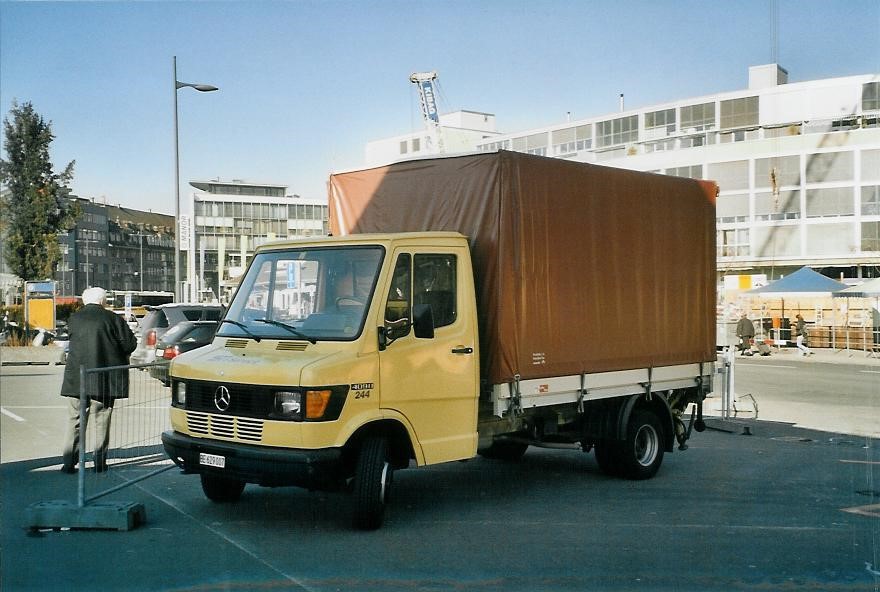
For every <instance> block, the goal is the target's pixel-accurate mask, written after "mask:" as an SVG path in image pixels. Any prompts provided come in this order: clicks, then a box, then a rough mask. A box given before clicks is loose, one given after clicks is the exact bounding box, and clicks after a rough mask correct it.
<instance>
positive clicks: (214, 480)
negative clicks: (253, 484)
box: [199, 473, 245, 503]
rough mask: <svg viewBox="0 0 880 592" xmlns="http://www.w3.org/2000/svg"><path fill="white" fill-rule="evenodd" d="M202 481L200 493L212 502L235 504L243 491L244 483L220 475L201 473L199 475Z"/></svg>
mask: <svg viewBox="0 0 880 592" xmlns="http://www.w3.org/2000/svg"><path fill="white" fill-rule="evenodd" d="M199 476H200V477H201V479H202V491H203V492H205V497H207V498H208V499H209V500H211V501H212V502H218V503H224V502H235V501H238V499H239V498H240V497H241V494H242V492H243V491H244V485H245V483H244V481H239V480H238V479H229V478H227V477H221V476H220V475H212V474H210V473H202V474H201V475H199Z"/></svg>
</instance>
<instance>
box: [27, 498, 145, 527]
mask: <svg viewBox="0 0 880 592" xmlns="http://www.w3.org/2000/svg"><path fill="white" fill-rule="evenodd" d="M26 517H27V528H30V529H32V530H33V529H37V528H83V529H104V530H132V529H134V528H137V526H138V525H139V524H143V523H144V522H145V521H146V519H147V514H146V512H145V511H144V506H143V504H138V503H134V502H95V503H91V504H88V505H86V506H84V507H82V508H80V507H79V506H78V505H77V504H76V503H72V502H69V501H50V502H37V503H35V504H31V505H30V506H28V507H27V510H26Z"/></svg>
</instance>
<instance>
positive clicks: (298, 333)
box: [254, 319, 318, 345]
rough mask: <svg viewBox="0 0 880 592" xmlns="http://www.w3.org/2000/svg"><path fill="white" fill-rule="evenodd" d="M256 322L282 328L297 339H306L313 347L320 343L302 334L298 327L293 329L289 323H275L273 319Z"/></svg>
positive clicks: (257, 320)
mask: <svg viewBox="0 0 880 592" xmlns="http://www.w3.org/2000/svg"><path fill="white" fill-rule="evenodd" d="M254 322H256V323H266V324H267V325H272V326H273V327H281V328H282V329H285V330H287V331H289V332H290V333H291V334H293V335H294V336H295V337H299V338H300V339H305V340H306V341H308V342H309V343H311V344H312V345H314V344H316V343H318V340H317V339H315V338H314V337H309V336H308V335H306V334H305V333H303V332H301V331H300V330H299V329H297V328H296V327H293V326H291V325H288V324H287V323H282V322H281V321H273V320H272V319H256V320H255V321H254Z"/></svg>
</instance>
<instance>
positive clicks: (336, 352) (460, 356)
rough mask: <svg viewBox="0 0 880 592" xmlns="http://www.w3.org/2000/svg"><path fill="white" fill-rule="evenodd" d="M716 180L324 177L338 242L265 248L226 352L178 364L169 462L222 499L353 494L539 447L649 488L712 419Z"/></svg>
mask: <svg viewBox="0 0 880 592" xmlns="http://www.w3.org/2000/svg"><path fill="white" fill-rule="evenodd" d="M715 194H716V188H715V185H714V184H712V183H708V182H702V181H694V180H691V179H677V178H672V177H665V176H661V175H653V174H647V173H638V172H633V171H623V170H617V169H609V168H604V167H598V166H594V165H587V164H581V163H568V162H563V161H560V160H557V159H549V158H542V157H535V156H529V155H523V154H518V153H512V152H503V151H502V152H498V153H491V154H480V155H471V156H462V157H448V158H436V159H431V160H421V161H410V162H404V163H396V164H393V165H389V166H387V167H379V168H376V169H369V170H364V171H353V172H348V173H340V174H336V175H332V176H331V179H330V195H329V200H330V210H331V229H332V232H333V236H330V237H320V238H313V239H299V240H286V241H279V242H273V243H269V244H266V245H263V246H261V247H259V248H258V249H257V250H256V253H255V254H254V256H253V258H252V260H251V261H250V264H249V266H248V268H247V271H246V273H245V275H244V277H243V279H242V281H241V283H240V285H239V288H238V290H237V292H236V294H235V295H234V297H233V299H232V302H231V303H230V305H229V308H228V311H227V313H226V316H225V318H224V319H223V321H222V322H221V325H220V328H219V329H218V331H217V334H216V337H215V338H214V341H213V343H212V344H211V345H209V346H206V347H204V348H201V349H198V350H195V351H192V352H188V353H186V354H184V355H181V356H179V357H178V358H176V359H175V360H174V362H173V363H172V365H171V370H170V373H171V396H172V401H171V424H172V429H171V430H170V431H168V432H165V433H164V434H163V435H162V441H163V443H164V446H165V449H166V451H167V453H168V455H169V456H170V457H171V459H172V460H173V461H174V462H175V463H176V464H177V465H179V466H180V467H181V468H182V469H183V471H184V472H185V473H193V474H198V475H200V478H201V485H202V488H203V490H204V493H205V495H206V496H207V497H208V498H209V499H211V500H213V501H217V502H232V501H236V500H238V499H239V498H240V496H241V494H242V492H243V490H244V488H245V486H246V484H248V483H252V484H257V485H262V486H288V485H293V486H300V487H306V488H310V489H328V490H331V489H348V490H350V491H352V492H353V497H354V503H353V508H354V511H353V521H354V525H355V526H356V527H358V528H363V529H374V528H377V527H379V526H380V525H381V524H382V521H383V516H384V513H385V508H386V505H387V501H388V499H389V492H390V489H391V487H392V483H393V479H392V477H393V473H394V471H396V470H400V469H404V468H407V467H410V466H413V465H415V466H423V465H431V464H436V463H443V462H449V461H455V460H464V459H470V458H473V457H474V456H476V455H478V454H481V455H483V456H485V457H489V458H494V459H502V460H515V459H518V458H519V457H521V456H522V455H523V454H524V453H525V452H526V451H527V449H528V447H529V446H551V447H564V448H572V449H577V450H582V451H591V450H595V453H596V460H597V462H598V464H599V466H600V467H601V468H602V469H603V470H604V471H605V472H607V473H609V474H613V475H618V476H621V477H625V478H630V479H646V478H650V477H652V476H654V474H655V473H656V472H657V470H658V469H659V467H660V465H661V463H662V461H663V458H664V453H665V452H671V451H672V450H673V449H674V448H675V444H676V442H677V443H678V444H679V448H680V449H684V448H686V441H687V439H688V438H689V437H690V435H691V431H692V429H694V428H696V429H697V431H701V429H702V427H703V423H702V415H701V414H702V401H703V399H704V398H705V396H706V394H707V393H708V392H710V391H711V388H712V376H713V373H714V360H715V336H714V330H715V323H714V314H715V244H714V237H715V230H714V222H715V214H714V203H715Z"/></svg>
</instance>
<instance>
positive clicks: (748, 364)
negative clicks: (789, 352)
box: [739, 362, 797, 368]
mask: <svg viewBox="0 0 880 592" xmlns="http://www.w3.org/2000/svg"><path fill="white" fill-rule="evenodd" d="M739 363H743V362H739ZM745 365H746V366H754V367H756V368H797V366H774V365H773V364H762V363H761V362H745Z"/></svg>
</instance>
